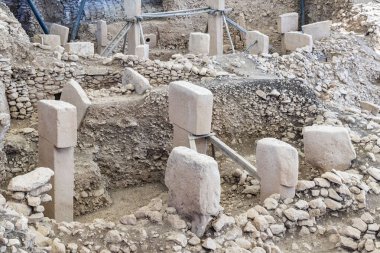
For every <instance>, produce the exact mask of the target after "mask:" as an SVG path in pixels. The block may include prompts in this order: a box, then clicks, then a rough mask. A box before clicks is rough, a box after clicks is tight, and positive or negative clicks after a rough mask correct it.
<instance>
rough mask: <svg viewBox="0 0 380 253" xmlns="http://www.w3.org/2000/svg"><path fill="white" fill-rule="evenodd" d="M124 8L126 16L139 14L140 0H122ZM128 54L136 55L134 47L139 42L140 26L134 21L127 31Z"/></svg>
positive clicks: (130, 16) (132, 16)
mask: <svg viewBox="0 0 380 253" xmlns="http://www.w3.org/2000/svg"><path fill="white" fill-rule="evenodd" d="M124 9H125V10H126V14H127V18H134V17H136V16H140V15H141V0H124ZM127 36H128V37H127V40H128V54H129V55H136V48H137V46H139V45H140V44H141V43H140V41H141V40H140V27H139V25H138V23H137V22H136V23H134V24H132V26H131V29H129V31H128V35H127Z"/></svg>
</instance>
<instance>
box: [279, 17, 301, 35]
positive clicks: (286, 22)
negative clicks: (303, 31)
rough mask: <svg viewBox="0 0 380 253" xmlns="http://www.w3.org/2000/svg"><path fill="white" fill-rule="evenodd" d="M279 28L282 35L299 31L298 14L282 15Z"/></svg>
mask: <svg viewBox="0 0 380 253" xmlns="http://www.w3.org/2000/svg"><path fill="white" fill-rule="evenodd" d="M277 26H278V31H279V32H280V33H287V32H295V31H298V13H297V12H291V13H285V14H282V15H280V16H279V17H278V21H277Z"/></svg>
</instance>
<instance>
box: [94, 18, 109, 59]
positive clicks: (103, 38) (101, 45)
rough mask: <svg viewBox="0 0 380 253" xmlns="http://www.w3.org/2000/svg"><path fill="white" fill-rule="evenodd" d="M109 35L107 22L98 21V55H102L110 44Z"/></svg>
mask: <svg viewBox="0 0 380 253" xmlns="http://www.w3.org/2000/svg"><path fill="white" fill-rule="evenodd" d="M107 33H108V29H107V22H106V21H104V20H98V22H97V23H96V42H97V49H96V51H97V53H98V54H101V53H102V52H103V50H104V49H105V48H106V46H107V44H108V38H107Z"/></svg>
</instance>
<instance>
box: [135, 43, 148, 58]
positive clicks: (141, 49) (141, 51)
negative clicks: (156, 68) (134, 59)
mask: <svg viewBox="0 0 380 253" xmlns="http://www.w3.org/2000/svg"><path fill="white" fill-rule="evenodd" d="M136 55H137V56H138V57H139V58H142V59H149V44H143V45H138V46H137V47H136Z"/></svg>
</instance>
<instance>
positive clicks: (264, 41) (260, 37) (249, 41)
mask: <svg viewBox="0 0 380 253" xmlns="http://www.w3.org/2000/svg"><path fill="white" fill-rule="evenodd" d="M245 46H246V47H247V49H249V53H250V54H268V52H269V37H268V36H267V35H265V34H263V33H261V32H259V31H249V32H247V36H246V42H245Z"/></svg>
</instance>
